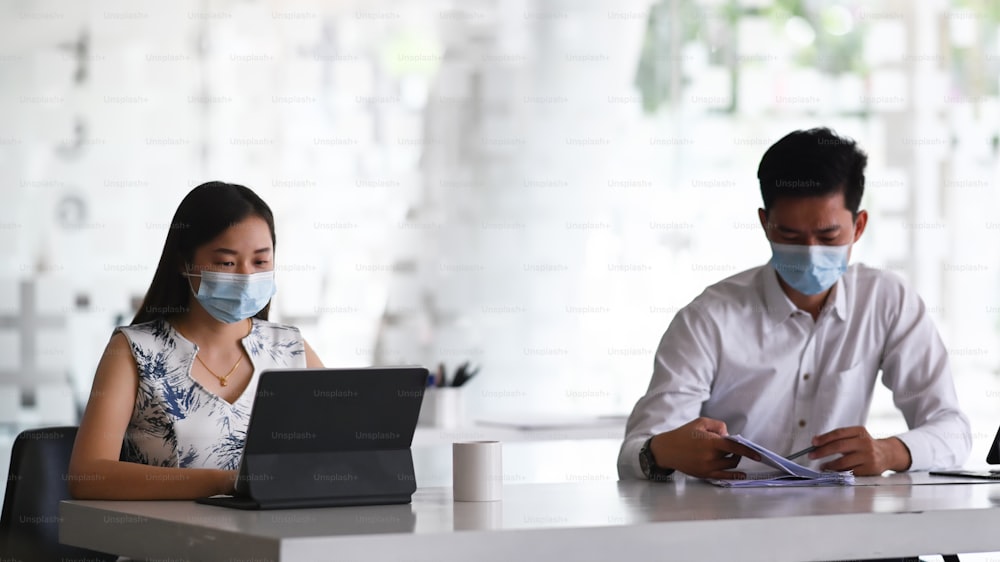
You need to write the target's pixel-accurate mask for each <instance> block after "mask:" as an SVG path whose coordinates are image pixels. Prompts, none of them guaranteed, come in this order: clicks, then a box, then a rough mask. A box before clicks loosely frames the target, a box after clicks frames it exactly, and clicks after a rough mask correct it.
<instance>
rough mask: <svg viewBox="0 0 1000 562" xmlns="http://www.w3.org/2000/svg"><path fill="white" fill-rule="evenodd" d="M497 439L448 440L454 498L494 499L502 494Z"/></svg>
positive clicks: (501, 460) (476, 500) (463, 500)
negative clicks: (449, 442)
mask: <svg viewBox="0 0 1000 562" xmlns="http://www.w3.org/2000/svg"><path fill="white" fill-rule="evenodd" d="M501 451H502V449H501V443H500V442H499V441H467V442H462V443H452V445H451V461H452V462H451V469H452V480H451V481H452V492H453V495H454V497H455V501H457V502H495V501H500V499H501V498H502V496H503V456H502V454H501Z"/></svg>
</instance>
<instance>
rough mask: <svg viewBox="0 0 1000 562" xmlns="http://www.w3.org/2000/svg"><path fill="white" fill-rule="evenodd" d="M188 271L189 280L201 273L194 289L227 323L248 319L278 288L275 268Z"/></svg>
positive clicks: (205, 306)
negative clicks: (226, 271)
mask: <svg viewBox="0 0 1000 562" xmlns="http://www.w3.org/2000/svg"><path fill="white" fill-rule="evenodd" d="M184 275H185V276H187V277H188V284H190V283H191V279H190V278H191V277H201V285H200V286H199V287H198V292H197V293H195V292H194V286H191V292H192V293H194V296H195V298H197V299H198V302H199V303H201V306H202V308H204V309H205V310H206V311H207V312H208V313H209V314H211V315H212V317H213V318H215V319H216V320H218V321H219V322H224V323H226V324H232V323H233V322H239V321H240V320H246V319H247V318H250V317H251V316H253V315H255V314H257V313H258V312H260V311H261V310H263V309H264V307H265V306H267V303H268V301H270V300H271V297H273V296H274V293H275V290H276V289H275V286H274V272H273V271H262V272H260V273H253V274H249V275H245V274H242V273H220V272H218V271H202V272H201V273H200V274H199V273H185V274H184Z"/></svg>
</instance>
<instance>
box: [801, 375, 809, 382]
mask: <svg viewBox="0 0 1000 562" xmlns="http://www.w3.org/2000/svg"><path fill="white" fill-rule="evenodd" d="M802 380H804V381H807V380H809V373H806V374H804V375H802Z"/></svg>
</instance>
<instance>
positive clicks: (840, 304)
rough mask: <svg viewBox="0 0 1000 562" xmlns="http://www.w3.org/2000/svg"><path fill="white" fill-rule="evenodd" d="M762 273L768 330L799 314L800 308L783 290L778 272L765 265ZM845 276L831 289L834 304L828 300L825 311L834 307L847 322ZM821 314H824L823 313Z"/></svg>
mask: <svg viewBox="0 0 1000 562" xmlns="http://www.w3.org/2000/svg"><path fill="white" fill-rule="evenodd" d="M761 273H762V275H761V279H762V282H763V284H764V313H765V317H766V318H767V320H768V328H773V327H775V326H777V325H778V324H781V323H782V322H784V321H785V320H787V319H788V318H789V317H790V316H791V315H792V314H795V313H796V312H798V310H799V308H798V307H797V306H795V304H794V303H793V302H792V300H791V299H789V298H788V295H786V294H785V291H784V290H783V289H782V288H781V285H780V284H779V283H778V272H777V271H775V269H774V268H773V267H771V265H770V264H768V265H765V266H764V271H762V272H761ZM845 276H846V274H845V275H841V276H840V279H837V282H836V283H835V284H834V285H833V288H832V289H831V291H832V294H831V295H830V298H832V299H833V300H832V304H831V300H830V298H827V301H826V304H825V305H824V306H823V310H826V309H827V308H831V307H832V308H833V314H835V315H836V316H837V318H839V319H841V320H847V296H846V292H847V290H846V288H845V287H844V277H845ZM820 314H822V311H821V312H820Z"/></svg>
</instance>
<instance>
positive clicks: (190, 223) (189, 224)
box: [132, 181, 277, 324]
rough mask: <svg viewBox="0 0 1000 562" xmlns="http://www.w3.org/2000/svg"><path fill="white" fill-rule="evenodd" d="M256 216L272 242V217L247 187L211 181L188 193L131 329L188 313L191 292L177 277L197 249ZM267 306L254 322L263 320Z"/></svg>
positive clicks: (178, 209) (179, 276) (169, 230)
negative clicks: (262, 221) (268, 233)
mask: <svg viewBox="0 0 1000 562" xmlns="http://www.w3.org/2000/svg"><path fill="white" fill-rule="evenodd" d="M252 215H256V216H259V217H260V218H262V219H264V222H266V223H267V226H268V228H270V229H271V243H272V244H274V245H275V246H277V243H276V240H275V237H274V215H273V214H272V213H271V208H270V207H268V206H267V203H265V202H264V200H263V199H261V198H260V197H258V196H257V194H256V193H254V192H253V191H252V190H251V189H250V188H248V187H244V186H242V185H237V184H234V183H224V182H221V181H210V182H207V183H203V184H201V185H199V186H198V187H196V188H194V189H192V190H191V193H188V194H187V195H186V196H185V197H184V199H183V200H182V201H181V204H180V206H178V207H177V212H176V213H174V218H173V220H172V221H170V227H169V229H168V230H167V241H166V242H164V244H163V254H161V255H160V263H159V265H157V266H156V273H154V274H153V281H152V282H151V283H150V284H149V290H148V291H146V297H145V298H144V299H143V300H142V306H140V307H139V311H138V312H136V314H135V318H133V319H132V324H141V323H143V322H149V321H150V320H156V319H157V318H160V317H164V316H169V315H171V314H179V313H182V312H187V311H188V310H189V308H190V302H191V287H190V285H189V284H188V280H187V278H185V277H184V276H183V275H181V270H182V269H183V267H184V264H186V263H191V262H192V261H193V260H194V252H195V250H196V249H197V248H198V247H199V246H201V245H203V244H206V243H208V242H210V241H211V240H212V239H214V238H215V237H216V236H218V235H220V234H222V233H223V232H224V231H225V230H226V229H227V228H229V227H230V226H232V225H234V224H236V223H238V222H241V221H243V220H244V219H246V218H247V217H249V216H252ZM270 308H271V303H270V302H268V303H267V306H265V307H264V309H263V310H261V311H260V312H258V313H257V314H256V315H255V317H256V318H260V319H261V320H267V313H268V310H270Z"/></svg>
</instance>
